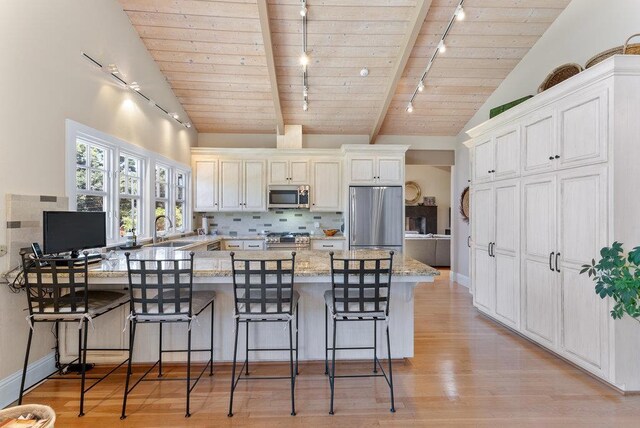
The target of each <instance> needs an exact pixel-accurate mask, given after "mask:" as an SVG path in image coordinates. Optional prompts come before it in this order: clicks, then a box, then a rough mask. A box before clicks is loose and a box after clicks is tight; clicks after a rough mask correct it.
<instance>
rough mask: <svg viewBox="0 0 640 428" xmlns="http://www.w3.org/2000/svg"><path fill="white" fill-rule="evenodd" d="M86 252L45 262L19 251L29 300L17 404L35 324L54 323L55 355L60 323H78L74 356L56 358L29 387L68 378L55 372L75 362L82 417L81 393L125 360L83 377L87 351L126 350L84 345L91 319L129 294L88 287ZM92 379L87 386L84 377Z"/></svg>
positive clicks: (49, 259)
mask: <svg viewBox="0 0 640 428" xmlns="http://www.w3.org/2000/svg"><path fill="white" fill-rule="evenodd" d="M87 254H88V253H86V252H85V253H84V256H85V257H84V258H78V259H70V258H47V259H46V262H45V261H41V260H35V259H33V258H31V256H30V255H29V254H27V253H23V254H22V267H23V274H24V281H25V287H26V290H27V301H28V303H29V316H28V320H29V327H30V328H29V339H28V340H27V351H26V354H25V357H24V368H23V370H22V380H21V382H20V397H19V399H18V404H19V405H20V404H22V398H23V395H24V391H25V389H28V388H25V378H26V375H27V368H28V365H29V353H30V351H31V341H32V339H33V331H34V325H35V324H36V323H43V322H47V323H54V324H55V326H54V328H55V336H56V357H57V356H58V352H57V351H58V349H59V345H58V337H59V332H60V323H69V322H74V323H78V358H75V359H74V360H72V361H71V362H69V363H67V364H60V362H59V361H56V368H57V370H56V371H55V372H53V373H51V374H50V375H48V376H46V377H44V378H43V379H40V380H39V381H37V382H35V383H34V384H33V385H31V386H30V387H29V388H31V387H33V386H34V385H37V384H39V383H40V382H42V381H44V380H46V379H64V380H71V379H73V378H69V377H68V376H57V377H54V375H55V374H63V373H66V372H67V370H68V369H69V368H70V367H71V366H72V365H73V364H75V363H76V362H77V364H79V366H80V368H79V370H80V412H79V414H78V416H84V395H85V393H87V392H88V391H89V390H91V389H92V388H93V387H94V386H96V385H97V384H98V383H100V382H101V381H102V380H104V379H105V378H106V377H107V376H109V375H110V374H111V373H113V372H114V371H116V370H117V369H118V368H119V367H120V366H122V365H123V364H124V363H126V362H127V360H124V361H122V362H121V363H120V364H118V365H117V366H116V367H114V368H113V369H111V370H110V371H109V372H108V373H107V374H105V375H104V376H101V377H87V376H86V369H87V351H126V350H127V349H120V348H108V349H105V348H88V347H87V335H88V330H89V329H88V325H89V323H91V324H92V325H93V320H94V319H96V318H98V317H99V316H101V315H104V314H106V313H108V312H110V311H112V310H114V309H116V308H118V307H120V306H122V305H125V304H126V303H127V302H129V295H128V294H127V293H126V292H125V291H111V290H89V286H88V269H89V268H88V264H87V257H86V256H87ZM87 379H88V380H95V382H94V383H92V384H91V385H90V386H89V387H85V386H86V380H87Z"/></svg>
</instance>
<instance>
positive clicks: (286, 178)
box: [269, 158, 309, 184]
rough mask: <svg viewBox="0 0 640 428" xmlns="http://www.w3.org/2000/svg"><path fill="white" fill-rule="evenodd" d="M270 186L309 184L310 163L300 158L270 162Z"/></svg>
mask: <svg viewBox="0 0 640 428" xmlns="http://www.w3.org/2000/svg"><path fill="white" fill-rule="evenodd" d="M269 184H309V161H308V160H306V159H299V158H292V159H275V160H270V161H269Z"/></svg>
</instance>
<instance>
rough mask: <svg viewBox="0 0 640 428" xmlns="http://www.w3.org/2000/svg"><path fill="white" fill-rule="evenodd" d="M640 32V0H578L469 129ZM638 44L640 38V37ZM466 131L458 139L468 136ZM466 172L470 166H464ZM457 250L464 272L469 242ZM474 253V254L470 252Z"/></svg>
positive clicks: (459, 172) (458, 156) (460, 180)
mask: <svg viewBox="0 0 640 428" xmlns="http://www.w3.org/2000/svg"><path fill="white" fill-rule="evenodd" d="M638 32H640V1H638V0H615V1H603V0H573V1H572V2H571V3H570V4H569V6H567V8H566V9H565V10H564V11H563V12H562V13H561V14H560V16H558V18H557V19H556V21H555V22H554V23H553V24H552V25H551V26H550V27H549V29H548V30H547V31H546V32H545V33H544V35H543V36H542V37H541V38H540V40H538V42H537V43H536V44H535V45H534V46H533V48H531V50H530V51H529V52H528V53H527V55H525V57H524V58H523V59H522V61H520V63H519V64H518V65H517V66H516V67H515V68H514V70H513V71H512V72H511V73H510V74H509V75H508V76H507V78H506V79H505V80H504V81H503V82H502V84H501V85H500V86H499V87H498V89H496V91H495V92H494V93H493V94H492V95H491V96H490V97H489V98H488V99H487V102H486V103H485V104H484V105H483V106H482V107H481V108H480V109H479V110H478V112H477V113H476V114H475V115H474V116H473V118H471V120H470V121H469V122H468V123H467V125H466V126H465V128H464V129H465V130H468V129H470V128H472V127H474V126H476V125H478V124H480V123H482V122H484V121H486V120H488V119H489V110H490V109H491V108H493V107H496V106H499V105H502V104H505V103H507V102H509V101H513V100H515V99H518V98H521V97H523V96H525V95H534V94H536V93H537V88H538V86H539V85H540V83H542V81H543V80H544V79H545V77H546V76H547V74H549V73H550V72H551V71H552V70H553V69H554V68H556V67H557V66H559V65H562V64H565V63H570V62H575V63H578V64H580V65H582V66H584V64H585V63H586V62H587V61H588V60H589V59H590V58H591V57H593V56H594V55H596V54H598V53H599V52H602V51H604V50H607V49H609V48H613V47H616V46H620V45H622V44H624V41H625V40H626V39H627V37H629V36H630V35H632V34H634V33H638ZM635 42H636V43H640V40H638V39H636V40H635ZM466 140H467V136H466V134H465V133H464V132H462V133H461V134H460V135H459V136H458V141H459V142H462V141H466ZM464 152H467V149H466V148H464V146H460V148H459V149H458V151H457V152H456V165H458V168H456V174H457V175H459V177H456V182H458V183H463V182H464V181H465V180H466V178H465V177H464V172H463V169H462V168H459V166H460V165H461V164H460V163H459V162H458V160H460V161H462V160H463V159H465V158H468V154H464ZM464 171H465V172H466V171H467V170H466V169H464ZM456 241H457V242H456V243H454V247H455V249H454V252H455V254H456V255H457V256H458V257H460V259H459V260H458V262H459V263H460V272H459V273H462V274H465V275H466V274H468V273H465V272H463V268H464V266H468V261H467V260H464V258H465V257H466V254H467V253H466V250H465V249H464V247H466V245H467V244H466V236H465V241H464V242H461V241H460V240H456ZM467 258H468V257H467ZM467 272H468V271H467Z"/></svg>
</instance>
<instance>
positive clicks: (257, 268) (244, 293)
mask: <svg viewBox="0 0 640 428" xmlns="http://www.w3.org/2000/svg"><path fill="white" fill-rule="evenodd" d="M295 261H296V253H295V252H292V253H291V258H290V259H289V258H287V259H273V260H252V259H236V258H235V253H231V266H232V273H233V297H234V304H235V316H234V317H235V342H234V347H233V369H232V374H231V397H230V399H229V415H228V416H229V417H231V416H233V393H234V392H235V389H236V386H237V385H238V382H239V381H240V379H243V380H249V379H290V381H291V416H295V414H296V406H295V395H294V392H295V385H296V375H297V374H298V300H299V298H300V296H299V294H298V292H297V291H295V290H294V284H293V277H294V274H295ZM294 318H295V320H296V330H295V336H296V338H295V342H296V346H295V348H294V346H293V329H292V325H291V324H292V322H293V319H294ZM241 322H243V323H245V327H246V330H245V331H246V341H245V360H244V364H243V365H242V367H241V368H240V374H239V375H238V377H237V378H236V360H237V355H238V332H239V330H240V323H241ZM259 322H286V323H288V325H289V347H288V348H249V323H251V324H254V323H259ZM254 351H289V364H290V376H269V377H251V378H250V377H248V376H249V352H254ZM294 352H295V354H296V359H295V368H294V361H293V353H294ZM243 371H244V372H245V376H244V377H243V376H242V372H243Z"/></svg>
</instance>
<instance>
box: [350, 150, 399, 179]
mask: <svg viewBox="0 0 640 428" xmlns="http://www.w3.org/2000/svg"><path fill="white" fill-rule="evenodd" d="M347 177H348V179H349V183H350V184H388V185H402V184H404V156H393V155H388V156H376V155H371V154H369V153H366V154H363V155H359V154H358V155H351V156H349V158H348V175H347Z"/></svg>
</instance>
